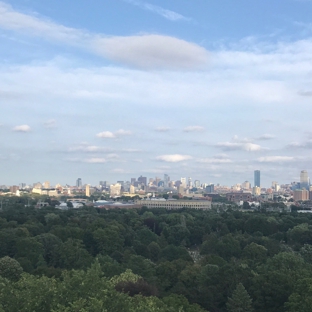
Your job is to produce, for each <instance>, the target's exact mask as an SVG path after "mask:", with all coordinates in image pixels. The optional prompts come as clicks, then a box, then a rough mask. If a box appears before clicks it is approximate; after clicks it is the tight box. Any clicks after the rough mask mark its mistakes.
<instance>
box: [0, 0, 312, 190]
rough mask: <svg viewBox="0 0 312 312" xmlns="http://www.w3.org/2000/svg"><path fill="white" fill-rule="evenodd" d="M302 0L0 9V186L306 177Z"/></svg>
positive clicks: (308, 67) (311, 84) (310, 134)
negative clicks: (145, 179) (257, 172)
mask: <svg viewBox="0 0 312 312" xmlns="http://www.w3.org/2000/svg"><path fill="white" fill-rule="evenodd" d="M311 13H312V1H308V0H306V1H304V0H302V1H299V0H297V1H296V0H285V1H280V0H279V1H277V0H276V1H275V0H273V1H260V0H259V1H255V0H254V1H253V0H252V1H250V0H241V1H235V2H234V1H232V0H227V1H225V0H224V1H222V0H218V1H216V0H215V1H207V0H205V1H204V0H198V1H184V0H179V1H178V0H175V1H149V2H145V1H139V0H116V1H98V0H92V1H75V2H73V1H68V0H67V1H56V0H54V1H52V0H46V1H39V0H36V1H35V0H27V1H26V0H25V1H22V0H15V1H0V46H1V49H0V57H1V60H2V62H1V64H0V81H1V84H0V109H1V114H0V140H1V141H0V142H1V150H0V160H1V162H0V169H1V173H2V174H1V180H0V184H18V183H20V182H26V183H33V182H36V181H45V180H50V181H51V183H63V184H65V183H68V184H74V182H75V180H76V179H77V178H78V177H81V178H82V179H83V182H84V183H91V184H97V183H98V181H100V180H108V181H110V182H115V181H117V180H128V179H130V178H131V177H138V176H139V175H141V174H142V175H144V176H148V177H155V176H161V177H162V176H163V174H164V173H168V174H169V175H170V176H171V178H172V179H175V180H176V179H179V178H180V177H185V176H191V177H192V178H193V180H195V179H199V180H200V181H201V182H207V183H210V182H212V183H220V184H225V185H233V184H235V183H242V182H244V181H245V180H249V181H253V171H254V170H255V169H260V170H261V179H262V182H263V183H262V184H263V185H264V186H270V184H271V182H272V181H278V182H279V183H281V184H282V183H289V182H291V181H295V180H298V179H299V173H300V170H303V169H306V170H308V172H309V173H311V172H312V162H311V156H312V152H311V150H312V129H311V126H310V125H311V122H310V119H311V117H310V116H311V105H312V102H311V101H312V53H311V52H312V37H311V34H312V22H311Z"/></svg>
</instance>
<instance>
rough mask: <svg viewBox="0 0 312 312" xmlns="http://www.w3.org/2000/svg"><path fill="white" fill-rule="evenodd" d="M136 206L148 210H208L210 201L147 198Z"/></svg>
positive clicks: (137, 202) (139, 201)
mask: <svg viewBox="0 0 312 312" xmlns="http://www.w3.org/2000/svg"><path fill="white" fill-rule="evenodd" d="M136 204H137V205H140V206H141V207H143V206H145V207H147V208H149V209H151V208H165V209H168V210H171V209H182V208H190V209H202V210H209V209H211V201H210V200H197V199H195V200H188V199H177V200H171V199H169V200H166V199H163V198H160V199H158V198H157V199H156V198H149V199H141V200H137V201H136Z"/></svg>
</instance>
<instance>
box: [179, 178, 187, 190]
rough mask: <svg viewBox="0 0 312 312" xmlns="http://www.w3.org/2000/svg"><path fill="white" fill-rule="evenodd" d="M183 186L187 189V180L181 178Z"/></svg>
mask: <svg viewBox="0 0 312 312" xmlns="http://www.w3.org/2000/svg"><path fill="white" fill-rule="evenodd" d="M180 181H181V185H183V187H184V188H186V178H181V179H180Z"/></svg>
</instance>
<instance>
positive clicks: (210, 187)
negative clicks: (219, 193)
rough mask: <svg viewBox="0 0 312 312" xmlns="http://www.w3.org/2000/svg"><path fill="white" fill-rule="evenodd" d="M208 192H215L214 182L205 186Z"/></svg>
mask: <svg viewBox="0 0 312 312" xmlns="http://www.w3.org/2000/svg"><path fill="white" fill-rule="evenodd" d="M205 190H206V192H207V193H213V192H214V184H209V185H207V186H206V188H205Z"/></svg>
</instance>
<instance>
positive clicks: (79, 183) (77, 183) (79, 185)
mask: <svg viewBox="0 0 312 312" xmlns="http://www.w3.org/2000/svg"><path fill="white" fill-rule="evenodd" d="M76 186H77V187H78V188H81V187H82V180H81V178H78V179H77V180H76Z"/></svg>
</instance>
